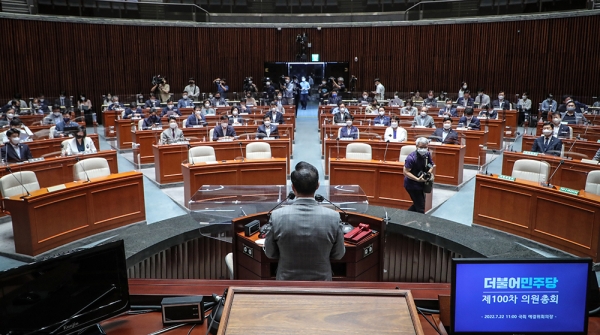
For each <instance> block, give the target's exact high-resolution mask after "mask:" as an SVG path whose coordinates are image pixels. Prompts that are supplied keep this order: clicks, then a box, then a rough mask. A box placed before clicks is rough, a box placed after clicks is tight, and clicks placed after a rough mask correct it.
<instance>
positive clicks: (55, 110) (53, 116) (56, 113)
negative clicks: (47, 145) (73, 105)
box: [44, 105, 62, 125]
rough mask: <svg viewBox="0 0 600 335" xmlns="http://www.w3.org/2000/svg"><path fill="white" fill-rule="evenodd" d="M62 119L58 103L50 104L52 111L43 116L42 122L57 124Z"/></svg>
mask: <svg viewBox="0 0 600 335" xmlns="http://www.w3.org/2000/svg"><path fill="white" fill-rule="evenodd" d="M61 121H62V114H61V112H60V107H59V106H58V105H55V106H52V113H50V114H49V115H48V116H46V117H45V118H44V124H45V125H49V124H57V123H59V122H61Z"/></svg>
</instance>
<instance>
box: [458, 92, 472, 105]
mask: <svg viewBox="0 0 600 335" xmlns="http://www.w3.org/2000/svg"><path fill="white" fill-rule="evenodd" d="M456 105H457V106H459V107H462V108H467V107H473V106H474V105H475V100H474V99H473V98H471V91H469V90H465V92H464V93H463V96H462V97H461V98H458V100H456Z"/></svg>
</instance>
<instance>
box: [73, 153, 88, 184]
mask: <svg viewBox="0 0 600 335" xmlns="http://www.w3.org/2000/svg"><path fill="white" fill-rule="evenodd" d="M75 158H76V159H77V163H79V162H80V161H81V168H82V169H83V173H85V178H86V179H87V182H88V183H89V182H90V176H88V174H87V171H86V170H85V162H84V161H82V160H81V159H80V158H79V156H75Z"/></svg>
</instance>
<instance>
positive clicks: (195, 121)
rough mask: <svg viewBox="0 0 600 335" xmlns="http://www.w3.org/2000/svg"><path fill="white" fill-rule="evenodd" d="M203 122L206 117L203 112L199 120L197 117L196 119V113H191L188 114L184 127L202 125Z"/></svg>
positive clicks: (204, 122)
mask: <svg viewBox="0 0 600 335" xmlns="http://www.w3.org/2000/svg"><path fill="white" fill-rule="evenodd" d="M204 124H206V118H205V116H204V114H202V116H201V117H200V120H198V119H196V115H195V114H193V113H192V115H190V116H188V118H187V122H186V127H189V126H203V125H204Z"/></svg>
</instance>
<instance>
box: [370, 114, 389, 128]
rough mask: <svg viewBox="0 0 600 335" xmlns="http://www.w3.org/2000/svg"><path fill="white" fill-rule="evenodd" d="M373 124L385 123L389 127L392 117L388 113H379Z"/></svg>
mask: <svg viewBox="0 0 600 335" xmlns="http://www.w3.org/2000/svg"><path fill="white" fill-rule="evenodd" d="M373 124H383V125H384V126H386V127H389V126H390V117H389V116H387V115H384V116H380V115H377V116H376V117H375V118H374V119H373Z"/></svg>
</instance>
